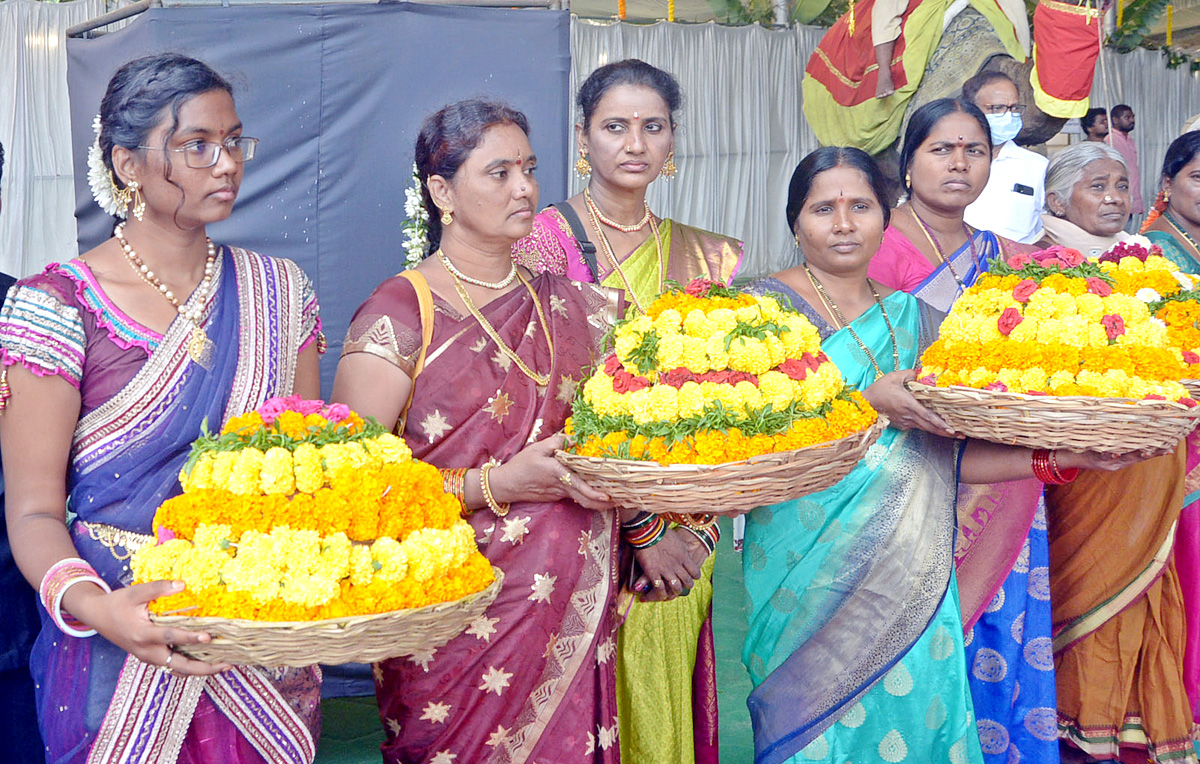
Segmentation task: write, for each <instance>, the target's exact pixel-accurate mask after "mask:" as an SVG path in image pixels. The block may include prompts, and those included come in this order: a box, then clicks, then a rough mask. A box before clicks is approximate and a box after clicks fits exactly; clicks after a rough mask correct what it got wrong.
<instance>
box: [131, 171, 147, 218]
mask: <svg viewBox="0 0 1200 764" xmlns="http://www.w3.org/2000/svg"><path fill="white" fill-rule="evenodd" d="M129 191H130V200H131V201H132V202H133V217H134V218H136V219H137V221H138V222H139V223H140V222H142V217H143V216H144V215H145V214H146V197H145V196H144V195H143V194H142V184H141V183H138V182H137V181H136V180H135V181H133V182H132V183H130V184H129Z"/></svg>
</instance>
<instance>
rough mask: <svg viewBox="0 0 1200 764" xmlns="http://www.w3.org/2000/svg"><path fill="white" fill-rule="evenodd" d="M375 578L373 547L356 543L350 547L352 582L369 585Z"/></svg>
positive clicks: (355, 584) (356, 584)
mask: <svg viewBox="0 0 1200 764" xmlns="http://www.w3.org/2000/svg"><path fill="white" fill-rule="evenodd" d="M373 578H375V561H374V560H373V559H372V557H371V547H369V546H366V545H365V544H356V545H354V546H352V547H351V548H350V583H351V584H353V585H354V586H367V585H368V584H370V583H371V580H372V579H373Z"/></svg>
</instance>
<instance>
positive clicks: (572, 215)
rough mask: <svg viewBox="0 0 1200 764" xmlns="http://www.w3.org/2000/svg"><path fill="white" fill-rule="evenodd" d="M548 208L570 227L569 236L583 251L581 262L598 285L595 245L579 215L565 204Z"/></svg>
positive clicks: (598, 271)
mask: <svg viewBox="0 0 1200 764" xmlns="http://www.w3.org/2000/svg"><path fill="white" fill-rule="evenodd" d="M550 206H551V207H553V208H554V209H556V210H558V214H560V215H562V216H563V218H564V219H565V220H566V221H567V225H568V226H570V227H571V234H572V235H573V236H574V237H575V241H577V242H579V248H580V249H581V250H583V262H584V263H585V264H586V265H587V267H588V270H589V271H591V274H592V280H593V281H595V282H596V283H597V284H599V283H600V269H599V268H597V267H596V245H595V244H593V243H592V240H591V239H589V238H588V235H587V231H586V230H585V229H584V227H583V221H582V220H580V219H579V213H578V212H576V211H575V208H574V207H572V206H571V205H570V204H568V203H567V202H561V203H559V204H551V205H550Z"/></svg>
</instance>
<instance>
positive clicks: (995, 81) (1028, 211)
mask: <svg viewBox="0 0 1200 764" xmlns="http://www.w3.org/2000/svg"><path fill="white" fill-rule="evenodd" d="M962 94H963V100H965V101H970V102H971V103H973V104H975V105H976V106H978V107H979V110H980V111H982V112H983V115H984V116H985V117H987V121H988V126H989V127H990V128H991V131H992V171H991V174H990V175H989V176H988V182H987V185H986V186H985V187H984V189H983V193H982V194H980V195H979V198H978V199H976V200H975V201H974V202H972V203H971V204H970V205H968V207H967V210H966V213H965V214H964V216H963V217H964V219H965V220H966V222H967V224H968V225H971V226H973V227H975V228H979V229H982V230H984V231H991V232H992V233H994V234H996V235H997V236H1003V237H1005V238H1006V239H1012V240H1013V241H1019V242H1021V243H1023V244H1033V243H1034V242H1036V241H1037V240H1038V239H1040V238H1042V211H1043V207H1045V205H1046V165H1047V164H1048V163H1049V160H1047V159H1046V157H1044V156H1042V155H1041V154H1038V153H1035V152H1033V151H1029V150H1028V149H1023V148H1021V147H1020V146H1018V145H1017V144H1015V143H1013V139H1014V138H1016V137H1017V133H1019V132H1021V114H1022V113H1023V112H1024V111H1025V106H1024V105H1023V104H1022V103H1021V96H1020V94H1019V92H1018V91H1017V86H1016V84H1015V83H1014V82H1013V81H1012V79H1010V78H1009V76H1008V75H1006V74H1004V73H1003V72H997V71H986V72H980V73H979V74H977V75H975V76H974V77H972V78H971V79H969V80H967V81H966V82H965V83H963V93H962Z"/></svg>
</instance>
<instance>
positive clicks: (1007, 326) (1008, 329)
mask: <svg viewBox="0 0 1200 764" xmlns="http://www.w3.org/2000/svg"><path fill="white" fill-rule="evenodd" d="M1024 320H1025V319H1024V317H1023V316H1021V313H1020V311H1018V310H1017V309H1016V308H1005V309H1004V312H1003V313H1001V314H1000V318H999V320H997V321H996V326H997V327H999V329H1000V333H1001V334H1003V335H1004V336H1005V337H1007V336H1008V335H1009V334H1011V333H1012V330H1013V329H1016V328H1017V324H1019V323H1021V322H1022V321H1024Z"/></svg>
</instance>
